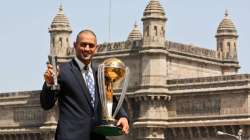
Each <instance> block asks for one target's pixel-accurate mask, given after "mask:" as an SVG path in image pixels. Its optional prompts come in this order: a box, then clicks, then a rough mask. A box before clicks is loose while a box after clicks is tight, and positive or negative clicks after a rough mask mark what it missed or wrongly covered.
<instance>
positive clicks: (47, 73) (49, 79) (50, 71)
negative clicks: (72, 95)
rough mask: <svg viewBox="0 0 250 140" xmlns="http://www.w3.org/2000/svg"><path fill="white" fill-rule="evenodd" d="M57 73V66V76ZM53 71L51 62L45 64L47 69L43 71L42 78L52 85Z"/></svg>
mask: <svg viewBox="0 0 250 140" xmlns="http://www.w3.org/2000/svg"><path fill="white" fill-rule="evenodd" d="M58 73H59V67H57V76H58ZM53 76H54V72H53V67H52V65H51V64H48V65H47V70H46V71H45V73H44V80H45V82H46V84H47V85H53V84H54V78H53Z"/></svg>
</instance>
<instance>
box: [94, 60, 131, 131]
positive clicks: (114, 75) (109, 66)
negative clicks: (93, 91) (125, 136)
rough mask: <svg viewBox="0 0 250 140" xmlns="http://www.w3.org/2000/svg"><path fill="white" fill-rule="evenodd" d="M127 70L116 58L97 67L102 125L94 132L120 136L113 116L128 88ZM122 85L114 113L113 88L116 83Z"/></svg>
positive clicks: (119, 129)
mask: <svg viewBox="0 0 250 140" xmlns="http://www.w3.org/2000/svg"><path fill="white" fill-rule="evenodd" d="M128 76H129V69H128V67H126V66H125V64H124V63H123V62H122V61H121V60H119V59H117V58H109V59H107V60H105V61H104V62H103V63H102V64H100V65H99V66H98V77H97V78H98V85H99V94H100V100H101V106H102V124H101V125H99V126H97V127H96V128H95V132H96V133H99V134H102V135H105V136H118V135H122V129H121V128H120V127H118V126H116V120H115V116H116V115H117V113H118V111H119V109H120V108H121V106H122V103H123V101H124V98H125V94H126V90H127V86H128ZM122 80H123V84H122V92H121V94H120V98H119V100H118V103H117V106H116V108H115V111H114V113H113V114H112V110H113V88H114V87H113V86H114V84H116V83H121V82H122Z"/></svg>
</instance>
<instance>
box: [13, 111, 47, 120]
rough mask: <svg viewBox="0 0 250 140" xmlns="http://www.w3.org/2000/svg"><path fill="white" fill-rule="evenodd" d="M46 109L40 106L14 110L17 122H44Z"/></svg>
mask: <svg viewBox="0 0 250 140" xmlns="http://www.w3.org/2000/svg"><path fill="white" fill-rule="evenodd" d="M43 112H44V111H42V109H40V108H22V109H17V110H15V111H14V121H16V122H34V121H36V122H42V121H44V119H45V116H44V113H43Z"/></svg>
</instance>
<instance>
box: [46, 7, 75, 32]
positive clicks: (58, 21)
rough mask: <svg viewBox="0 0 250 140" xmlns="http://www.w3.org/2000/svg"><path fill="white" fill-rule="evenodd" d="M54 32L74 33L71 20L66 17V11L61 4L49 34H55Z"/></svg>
mask: <svg viewBox="0 0 250 140" xmlns="http://www.w3.org/2000/svg"><path fill="white" fill-rule="evenodd" d="M53 31H67V32H72V30H71V27H70V24H69V20H68V18H67V17H66V16H65V15H64V10H63V6H62V4H60V7H59V9H58V12H57V15H56V16H55V17H54V19H53V21H52V23H51V25H50V28H49V32H53Z"/></svg>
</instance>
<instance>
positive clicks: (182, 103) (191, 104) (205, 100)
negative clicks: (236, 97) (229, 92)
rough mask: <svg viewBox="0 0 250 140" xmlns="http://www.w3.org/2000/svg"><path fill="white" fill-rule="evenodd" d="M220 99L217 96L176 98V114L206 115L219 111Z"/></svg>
mask: <svg viewBox="0 0 250 140" xmlns="http://www.w3.org/2000/svg"><path fill="white" fill-rule="evenodd" d="M220 104H221V100H220V98H219V97H217V96H210V97H199V96H197V97H187V98H180V99H176V115H177V117H180V116H193V115H199V116H207V115H218V114H219V113H220V108H221V106H220Z"/></svg>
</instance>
